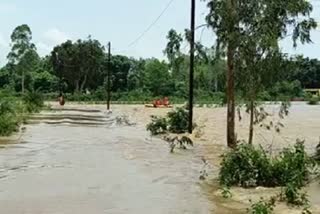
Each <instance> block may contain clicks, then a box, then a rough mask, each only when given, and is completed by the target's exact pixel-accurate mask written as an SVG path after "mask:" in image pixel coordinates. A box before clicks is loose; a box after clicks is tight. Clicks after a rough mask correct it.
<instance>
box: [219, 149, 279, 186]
mask: <svg viewBox="0 0 320 214" xmlns="http://www.w3.org/2000/svg"><path fill="white" fill-rule="evenodd" d="M219 179H220V184H221V185H223V186H242V187H253V186H260V185H262V186H272V184H273V174H272V165H271V163H270V160H269V159H268V157H267V154H266V152H265V151H264V150H263V149H262V148H258V149H256V148H255V147H254V146H252V145H249V144H240V145H239V146H238V147H237V148H236V149H235V150H232V151H230V152H229V153H227V154H226V155H224V157H223V160H222V163H221V169H220V174H219Z"/></svg>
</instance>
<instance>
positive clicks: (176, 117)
mask: <svg viewBox="0 0 320 214" xmlns="http://www.w3.org/2000/svg"><path fill="white" fill-rule="evenodd" d="M167 117H168V125H169V131H170V132H172V133H178V134H179V133H185V132H187V131H188V124H189V114H188V111H187V110H186V109H185V108H176V109H175V110H173V111H171V112H169V113H168V115H167Z"/></svg>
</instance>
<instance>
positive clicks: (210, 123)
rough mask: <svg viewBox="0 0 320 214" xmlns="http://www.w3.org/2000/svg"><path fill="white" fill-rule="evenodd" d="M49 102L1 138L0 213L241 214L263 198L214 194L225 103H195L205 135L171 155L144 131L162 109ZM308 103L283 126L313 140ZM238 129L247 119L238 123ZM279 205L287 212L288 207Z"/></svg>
mask: <svg viewBox="0 0 320 214" xmlns="http://www.w3.org/2000/svg"><path fill="white" fill-rule="evenodd" d="M53 108H54V109H55V111H50V112H43V113H41V114H38V115H34V116H32V118H31V119H30V120H29V124H28V125H26V129H25V130H24V131H23V132H21V133H19V134H18V135H17V136H13V137H12V138H11V139H5V140H1V141H0V143H1V144H0V213H1V214H2V213H4V214H74V213H77V214H89V213H90V214H101V213H110V214H126V213H130V214H135V213H137V214H138V213H139V214H151V213H152V214H158V213H159V214H164V213H165V214H181V213H183V214H184V213H190V214H198V213H199V214H202V213H203V214H211V213H218V214H220V213H221V214H228V213H235V214H237V213H245V211H246V210H245V208H246V207H248V204H249V202H248V200H249V199H250V197H249V196H250V195H253V196H254V197H256V198H257V197H258V198H259V197H260V195H259V192H261V191H262V190H261V189H260V190H259V189H258V190H252V191H251V192H250V194H247V193H245V192H244V190H241V189H235V190H233V191H234V193H235V196H234V199H231V200H230V199H229V200H227V199H222V197H220V195H219V194H218V192H219V190H218V187H217V185H216V182H215V180H214V179H215V178H216V176H217V174H218V166H219V161H220V155H221V154H222V153H223V151H226V150H227V148H225V146H224V143H223V142H224V140H223V139H224V137H225V132H224V122H223V121H224V119H225V117H224V115H225V114H224V112H225V109H223V108H221V109H209V108H199V109H196V111H195V112H196V118H197V122H198V124H200V125H201V126H202V125H203V126H202V129H203V130H204V134H203V135H202V136H201V137H200V138H199V139H198V140H197V142H196V145H195V147H194V148H191V149H189V150H186V151H185V150H183V151H182V150H178V151H177V152H176V153H174V154H170V153H169V148H168V145H167V144H166V143H165V142H163V141H162V140H160V139H158V138H152V137H150V135H149V134H148V133H147V132H146V130H145V124H146V123H147V122H148V121H149V116H150V115H151V114H159V115H163V114H165V113H166V112H167V110H165V109H159V110H156V109H145V108H144V107H142V106H115V107H114V112H112V113H107V112H106V111H105V107H104V106H93V105H92V106H80V105H74V106H72V105H69V106H65V107H64V108H59V107H57V106H53ZM306 108H307V109H306ZM308 108H311V107H307V106H304V107H301V106H298V107H293V110H292V113H291V114H290V115H296V116H294V117H293V116H291V117H290V118H289V119H288V120H287V123H286V125H287V126H288V127H291V128H293V129H294V130H291V132H294V131H295V130H299V133H295V134H297V135H300V134H301V133H303V130H304V129H305V133H307V135H308V136H307V138H308V139H309V140H310V141H312V143H315V142H313V141H316V140H317V139H318V137H317V135H320V132H319V130H320V109H319V108H314V107H313V108H312V109H308ZM308 112H309V114H310V115H308ZM122 115H129V117H128V118H127V119H128V120H129V121H130V123H123V124H120V123H117V121H118V120H117V117H118V116H122ZM297 119H298V120H300V122H296V120H297ZM244 121H246V119H244ZM311 123H312V124H311ZM295 126H298V127H295ZM303 127H307V128H303ZM241 128H243V130H245V125H244V124H238V129H239V130H240V132H241ZM310 129H311V130H310ZM315 130H317V131H315ZM243 132H244V131H243ZM240 134H241V133H240ZM285 134H288V135H289V136H288V137H287V138H290V137H292V138H294V137H296V136H295V135H293V134H292V133H290V131H288V132H285V133H284V135H285ZM287 138H286V139H287ZM310 145H311V144H310ZM202 157H204V158H205V159H207V160H208V161H209V163H210V167H209V168H208V169H207V170H208V173H209V174H210V176H209V177H210V178H209V179H208V180H207V181H200V180H199V176H200V173H199V172H200V170H202V169H203V162H202V160H201V159H202ZM311 189H312V190H313V192H311V195H312V196H313V195H315V196H314V197H312V200H311V201H312V203H313V204H315V205H320V201H319V200H320V199H319V198H318V197H316V195H317V193H319V191H320V190H319V187H318V185H316V186H313V187H312V188H311ZM318 190H319V191H318ZM263 191H265V192H267V193H268V194H270V193H273V192H274V191H275V190H263ZM237 194H238V195H237ZM279 210H280V211H281V212H279V213H287V210H286V208H285V207H280V209H279ZM290 212H291V211H290ZM314 213H316V212H314Z"/></svg>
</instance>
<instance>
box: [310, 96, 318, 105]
mask: <svg viewBox="0 0 320 214" xmlns="http://www.w3.org/2000/svg"><path fill="white" fill-rule="evenodd" d="M307 101H308V104H309V105H318V104H319V98H318V97H314V96H311V97H310V98H308V100H307Z"/></svg>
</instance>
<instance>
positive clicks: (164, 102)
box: [163, 97, 170, 106]
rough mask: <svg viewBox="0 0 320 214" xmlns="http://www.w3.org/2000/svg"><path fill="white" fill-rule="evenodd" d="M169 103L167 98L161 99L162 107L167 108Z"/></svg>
mask: <svg viewBox="0 0 320 214" xmlns="http://www.w3.org/2000/svg"><path fill="white" fill-rule="evenodd" d="M169 104H170V103H169V98H168V97H165V98H164V99H163V105H164V106H168V105H169Z"/></svg>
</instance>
